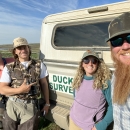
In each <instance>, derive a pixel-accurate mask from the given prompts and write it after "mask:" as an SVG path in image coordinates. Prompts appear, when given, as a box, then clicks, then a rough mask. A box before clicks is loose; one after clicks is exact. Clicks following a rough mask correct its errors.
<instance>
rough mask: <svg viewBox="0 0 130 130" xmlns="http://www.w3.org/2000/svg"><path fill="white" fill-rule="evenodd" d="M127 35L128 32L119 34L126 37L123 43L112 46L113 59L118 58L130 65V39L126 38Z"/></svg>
mask: <svg viewBox="0 0 130 130" xmlns="http://www.w3.org/2000/svg"><path fill="white" fill-rule="evenodd" d="M126 36H128V34H127V35H121V36H118V37H122V38H123V39H124V40H123V44H122V45H120V46H116V47H113V46H112V47H111V50H112V57H113V59H116V60H118V61H119V62H121V63H123V64H125V65H130V43H128V40H125V39H126Z"/></svg>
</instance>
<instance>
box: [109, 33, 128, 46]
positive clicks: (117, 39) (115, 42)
mask: <svg viewBox="0 0 130 130" xmlns="http://www.w3.org/2000/svg"><path fill="white" fill-rule="evenodd" d="M124 40H126V41H127V42H128V43H129V44H130V34H129V35H127V36H126V37H115V38H113V39H111V40H110V42H111V45H112V46H113V47H118V46H122V45H123V43H124Z"/></svg>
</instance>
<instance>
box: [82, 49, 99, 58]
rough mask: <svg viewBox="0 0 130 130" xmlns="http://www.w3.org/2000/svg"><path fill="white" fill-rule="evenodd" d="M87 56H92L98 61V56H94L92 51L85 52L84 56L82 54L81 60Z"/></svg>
mask: <svg viewBox="0 0 130 130" xmlns="http://www.w3.org/2000/svg"><path fill="white" fill-rule="evenodd" d="M87 56H94V57H96V58H98V59H99V56H98V54H96V53H95V52H94V51H93V50H87V51H85V52H84V54H83V56H82V59H84V58H85V57H87Z"/></svg>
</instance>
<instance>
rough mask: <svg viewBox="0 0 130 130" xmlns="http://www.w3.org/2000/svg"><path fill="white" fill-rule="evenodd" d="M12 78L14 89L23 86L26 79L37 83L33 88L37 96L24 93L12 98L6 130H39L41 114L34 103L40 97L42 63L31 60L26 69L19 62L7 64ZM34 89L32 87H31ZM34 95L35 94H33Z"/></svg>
mask: <svg viewBox="0 0 130 130" xmlns="http://www.w3.org/2000/svg"><path fill="white" fill-rule="evenodd" d="M6 67H7V68H8V70H9V73H10V77H11V85H10V87H12V88H17V87H19V86H21V84H22V83H23V81H24V79H25V78H26V81H27V83H29V84H30V83H33V82H36V85H35V86H33V87H34V88H35V90H34V89H33V91H35V94H34V95H33V94H31V95H30V93H24V94H17V95H13V96H10V97H9V99H8V101H7V104H6V112H5V113H4V119H3V127H4V130H38V121H39V117H40V116H39V112H38V110H37V108H36V104H35V103H34V102H33V101H34V100H36V99H37V97H38V96H39V95H40V84H39V79H40V67H41V61H36V60H30V61H29V62H28V67H27V68H25V67H24V66H23V65H22V64H21V63H20V62H19V61H17V60H16V61H15V62H12V63H10V64H7V65H6ZM31 88H32V87H31ZM33 93H34V92H33Z"/></svg>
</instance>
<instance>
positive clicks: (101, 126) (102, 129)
mask: <svg viewBox="0 0 130 130" xmlns="http://www.w3.org/2000/svg"><path fill="white" fill-rule="evenodd" d="M103 93H104V96H105V98H106V101H107V103H108V107H107V112H106V115H105V116H104V118H103V119H102V120H101V121H100V122H98V123H97V124H95V127H96V129H97V130H106V129H107V127H108V125H109V124H110V123H111V122H112V121H113V108H112V99H111V83H110V81H108V88H107V89H105V90H103Z"/></svg>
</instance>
